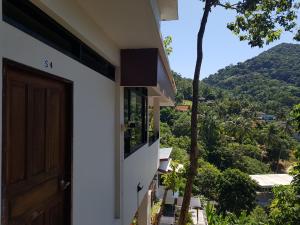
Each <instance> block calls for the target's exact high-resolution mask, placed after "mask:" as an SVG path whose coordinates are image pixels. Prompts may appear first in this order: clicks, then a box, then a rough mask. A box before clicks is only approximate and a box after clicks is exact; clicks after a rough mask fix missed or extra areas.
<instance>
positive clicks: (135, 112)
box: [124, 88, 148, 157]
mask: <svg viewBox="0 0 300 225" xmlns="http://www.w3.org/2000/svg"><path fill="white" fill-rule="evenodd" d="M147 107H148V106H147V89H145V88H125V89H124V122H125V132H124V145H125V152H124V153H125V157H127V156H128V155H130V154H131V153H133V152H134V151H135V150H137V149H138V148H140V147H141V146H142V145H144V144H145V143H146V142H147Z"/></svg>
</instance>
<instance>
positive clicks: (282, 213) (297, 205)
mask: <svg viewBox="0 0 300 225" xmlns="http://www.w3.org/2000/svg"><path fill="white" fill-rule="evenodd" d="M273 192H274V200H273V201H272V204H271V207H270V209H271V211H270V223H271V225H282V224H288V225H298V224H299V221H300V202H299V199H298V197H297V195H296V191H295V189H294V187H293V186H279V187H275V188H274V189H273Z"/></svg>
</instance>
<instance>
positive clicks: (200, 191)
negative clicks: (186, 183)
mask: <svg viewBox="0 0 300 225" xmlns="http://www.w3.org/2000/svg"><path fill="white" fill-rule="evenodd" d="M199 165H200V167H199V168H198V173H197V176H196V178H195V182H194V186H193V194H194V195H203V196H204V197H206V198H207V199H209V200H217V197H218V186H219V179H220V176H221V172H220V170H219V169H218V168H217V167H215V166H214V165H212V164H210V163H208V162H205V161H204V160H200V162H199Z"/></svg>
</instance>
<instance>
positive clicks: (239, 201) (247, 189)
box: [219, 169, 257, 215]
mask: <svg viewBox="0 0 300 225" xmlns="http://www.w3.org/2000/svg"><path fill="white" fill-rule="evenodd" d="M219 187H220V188H219V192H220V193H219V207H220V211H221V212H223V213H225V212H227V211H229V212H232V213H235V214H237V215H240V213H241V212H242V211H243V210H245V211H247V212H251V211H252V209H253V208H254V207H255V204H256V203H255V198H256V188H257V184H256V183H255V182H254V181H253V180H252V179H251V178H250V177H249V176H248V175H247V174H245V173H243V172H241V171H239V170H238V169H227V170H225V171H224V172H223V173H222V176H221V179H220V183H219Z"/></svg>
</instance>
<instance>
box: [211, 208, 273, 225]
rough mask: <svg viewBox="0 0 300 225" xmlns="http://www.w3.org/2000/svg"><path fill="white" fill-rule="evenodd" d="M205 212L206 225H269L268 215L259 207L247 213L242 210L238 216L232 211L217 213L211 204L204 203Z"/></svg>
mask: <svg viewBox="0 0 300 225" xmlns="http://www.w3.org/2000/svg"><path fill="white" fill-rule="evenodd" d="M205 212H206V216H207V221H208V225H269V222H268V215H267V213H266V212H265V211H264V209H262V208H261V207H256V208H255V209H254V210H253V211H252V212H251V213H250V214H249V215H247V213H246V212H245V211H243V212H242V213H241V215H240V216H239V217H238V216H236V215H235V214H232V213H227V214H225V215H224V214H221V215H219V214H218V213H217V211H216V210H215V208H214V207H213V206H212V205H211V204H208V205H206V208H205Z"/></svg>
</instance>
